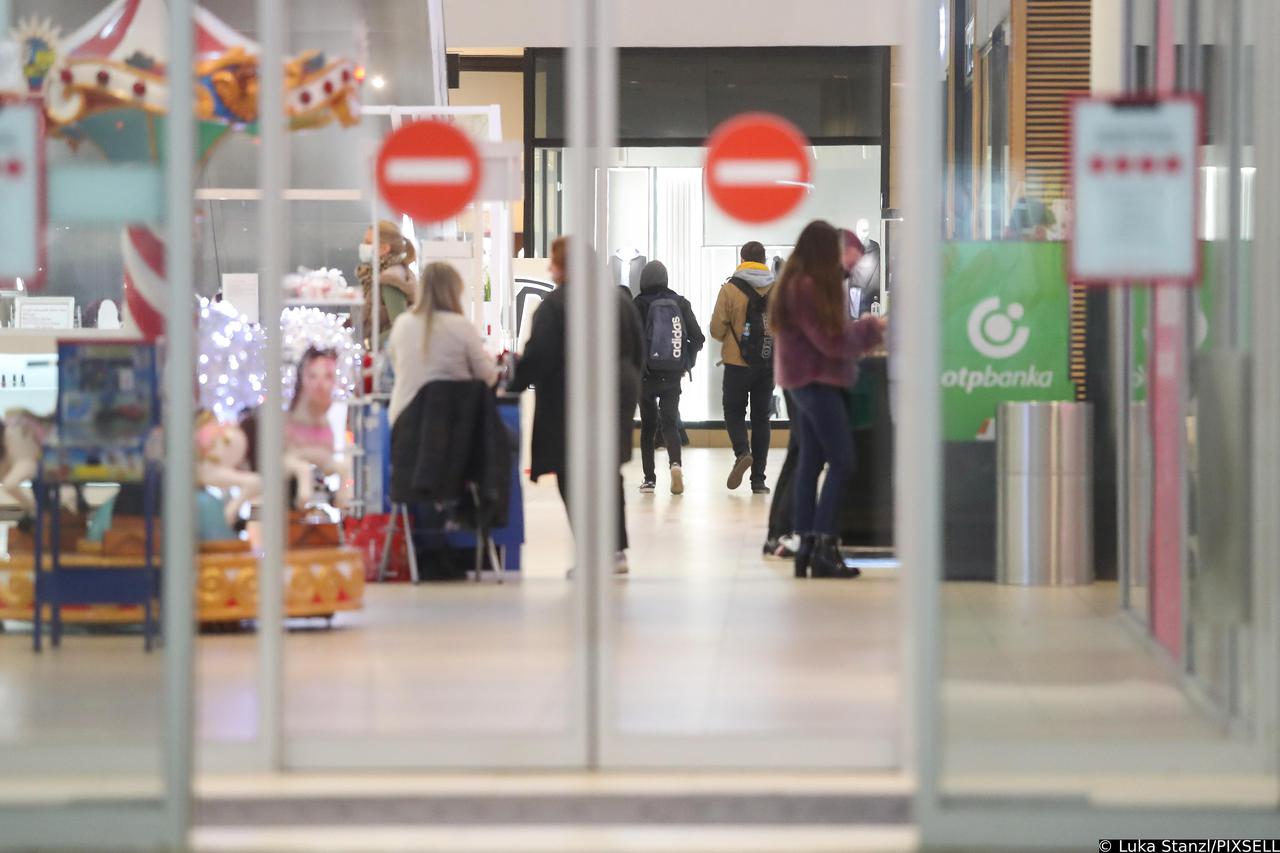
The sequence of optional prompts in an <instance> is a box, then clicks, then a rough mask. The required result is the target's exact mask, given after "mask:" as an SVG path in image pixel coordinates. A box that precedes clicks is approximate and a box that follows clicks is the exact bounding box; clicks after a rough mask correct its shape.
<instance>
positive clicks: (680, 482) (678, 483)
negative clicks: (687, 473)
mask: <svg viewBox="0 0 1280 853" xmlns="http://www.w3.org/2000/svg"><path fill="white" fill-rule="evenodd" d="M671 494H673V495H683V494H684V471H683V470H682V469H681V468H680V466H679V465H672V466H671Z"/></svg>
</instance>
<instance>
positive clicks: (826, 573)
mask: <svg viewBox="0 0 1280 853" xmlns="http://www.w3.org/2000/svg"><path fill="white" fill-rule="evenodd" d="M809 565H810V567H811V569H812V571H813V576H814V577H815V578H841V579H847V578H856V577H857V576H858V575H860V574H862V572H861V571H860V570H859V569H856V568H849V567H848V566H846V565H845V564H844V556H843V555H841V553H840V540H839V539H838V538H837V537H835V536H819V537H817V539H816V540H815V541H814V545H813V556H812V557H810V558H809Z"/></svg>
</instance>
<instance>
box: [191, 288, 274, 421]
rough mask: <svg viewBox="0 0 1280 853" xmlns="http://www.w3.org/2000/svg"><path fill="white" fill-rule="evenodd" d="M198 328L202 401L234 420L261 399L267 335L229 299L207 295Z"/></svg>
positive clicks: (222, 418)
mask: <svg viewBox="0 0 1280 853" xmlns="http://www.w3.org/2000/svg"><path fill="white" fill-rule="evenodd" d="M198 332H199V336H200V342H199V353H200V355H199V358H198V360H197V367H196V371H197V375H196V381H197V382H198V383H199V391H200V405H201V406H202V407H203V408H205V409H208V410H209V411H211V412H213V414H214V416H215V417H217V418H218V420H220V421H232V420H235V419H236V417H237V416H239V414H240V412H241V411H242V410H244V409H245V408H250V407H254V406H257V405H259V404H260V403H261V402H262V399H263V394H262V376H263V373H264V371H265V370H266V361H265V358H264V348H265V346H266V338H265V336H264V335H263V333H262V330H261V329H260V328H258V327H256V326H253V325H251V324H250V323H249V321H248V320H247V319H246V318H245V317H244V315H242V314H240V313H239V312H238V311H236V310H235V309H234V308H232V307H231V304H230V303H229V302H210V301H209V300H207V299H201V300H200V324H199V327H198Z"/></svg>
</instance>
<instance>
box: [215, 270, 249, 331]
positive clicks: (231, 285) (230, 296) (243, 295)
mask: <svg viewBox="0 0 1280 853" xmlns="http://www.w3.org/2000/svg"><path fill="white" fill-rule="evenodd" d="M222 298H223V300H224V301H226V302H228V303H230V305H231V307H232V308H234V309H236V310H237V311H239V312H240V313H241V314H243V315H244V316H245V318H246V319H248V321H249V322H250V323H257V322H258V274H257V273H256V272H226V273H223V274H222Z"/></svg>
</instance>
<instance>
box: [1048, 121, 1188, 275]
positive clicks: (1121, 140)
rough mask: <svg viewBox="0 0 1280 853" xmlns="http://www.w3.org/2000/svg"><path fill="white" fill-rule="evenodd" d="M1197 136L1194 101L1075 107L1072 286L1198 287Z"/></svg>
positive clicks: (1072, 156)
mask: <svg viewBox="0 0 1280 853" xmlns="http://www.w3.org/2000/svg"><path fill="white" fill-rule="evenodd" d="M1200 128H1201V123H1200V102H1199V101H1198V100H1197V99H1195V98H1192V97H1187V96H1177V97H1169V98H1161V99H1159V100H1148V101H1135V100H1123V99H1102V98H1077V99H1075V100H1074V101H1073V102H1072V104H1071V198H1073V199H1074V200H1075V210H1074V212H1073V215H1072V226H1071V248H1070V253H1069V258H1070V261H1069V264H1070V276H1071V280H1072V281H1077V282H1083V283H1094V284H1115V283H1117V282H1151V281H1156V280H1162V281H1174V280H1176V281H1186V282H1196V281H1199V279H1200V249H1199V228H1198V221H1199V211H1200V205H1199V192H1198V189H1199V174H1198V173H1199V150H1200Z"/></svg>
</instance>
